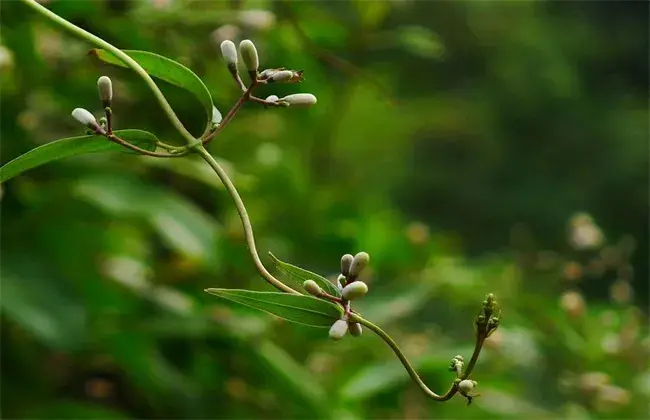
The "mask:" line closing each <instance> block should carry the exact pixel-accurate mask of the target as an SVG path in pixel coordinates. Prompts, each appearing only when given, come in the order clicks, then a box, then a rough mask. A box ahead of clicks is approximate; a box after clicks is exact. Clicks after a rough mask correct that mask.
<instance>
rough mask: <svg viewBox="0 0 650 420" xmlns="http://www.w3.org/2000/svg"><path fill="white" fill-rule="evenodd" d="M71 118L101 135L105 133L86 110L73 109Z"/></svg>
mask: <svg viewBox="0 0 650 420" xmlns="http://www.w3.org/2000/svg"><path fill="white" fill-rule="evenodd" d="M72 117H73V118H74V119H75V120H77V121H79V122H80V123H82V124H83V125H85V126H86V127H88V128H90V129H92V130H93V131H96V132H100V133H102V134H105V133H106V132H105V131H104V129H103V128H102V127H100V125H99V124H98V123H97V120H96V119H95V117H94V116H93V114H91V113H90V111H88V110H87V109H84V108H75V109H74V110H73V111H72Z"/></svg>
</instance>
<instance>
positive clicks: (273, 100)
mask: <svg viewBox="0 0 650 420" xmlns="http://www.w3.org/2000/svg"><path fill="white" fill-rule="evenodd" d="M278 99H279V98H278V97H277V96H276V95H270V96H267V97H266V99H265V101H267V102H277V101H278Z"/></svg>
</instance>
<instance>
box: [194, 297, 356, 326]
mask: <svg viewBox="0 0 650 420" xmlns="http://www.w3.org/2000/svg"><path fill="white" fill-rule="evenodd" d="M206 292H208V293H211V294H213V295H216V296H219V297H220V298H223V299H227V300H230V301H232V302H236V303H239V304H241V305H246V306H250V307H251V308H255V309H259V310H260V311H264V312H268V313H270V314H272V315H275V316H278V317H280V318H283V319H286V320H287V321H291V322H297V323H299V324H304V325H309V326H311V327H323V328H324V327H327V328H329V327H331V326H332V324H333V323H334V321H336V320H337V319H340V318H341V316H343V309H342V308H341V307H339V306H338V305H336V304H334V303H331V302H328V301H326V300H322V299H318V298H315V297H313V296H306V295H292V294H288V293H279V292H256V291H253V290H240V289H206Z"/></svg>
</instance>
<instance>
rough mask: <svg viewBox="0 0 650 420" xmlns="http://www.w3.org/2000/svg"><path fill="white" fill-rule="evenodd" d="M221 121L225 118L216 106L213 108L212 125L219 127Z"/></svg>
mask: <svg viewBox="0 0 650 420" xmlns="http://www.w3.org/2000/svg"><path fill="white" fill-rule="evenodd" d="M221 120H223V116H222V115H221V112H220V111H219V110H218V109H217V107H216V106H214V105H213V106H212V124H213V125H215V126H216V125H218V124H219V123H220V122H221Z"/></svg>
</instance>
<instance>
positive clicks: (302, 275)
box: [269, 252, 341, 296]
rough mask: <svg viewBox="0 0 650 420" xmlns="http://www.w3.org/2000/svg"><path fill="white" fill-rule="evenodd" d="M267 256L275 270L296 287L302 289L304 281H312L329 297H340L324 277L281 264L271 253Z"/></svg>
mask: <svg viewBox="0 0 650 420" xmlns="http://www.w3.org/2000/svg"><path fill="white" fill-rule="evenodd" d="M269 256H270V257H271V260H272V261H273V264H274V265H275V268H277V269H278V271H279V272H281V273H282V274H284V275H286V276H287V278H288V279H289V280H291V281H293V282H294V283H295V284H296V286H298V287H300V288H302V285H303V283H304V282H305V281H306V280H313V281H315V282H316V283H317V284H318V285H319V286H320V287H321V288H322V289H323V290H324V291H325V292H327V293H329V294H330V295H332V296H341V291H340V290H339V289H338V288H337V287H336V286H334V284H332V282H331V281H329V280H327V279H326V278H325V277H323V276H321V275H319V274H316V273H312V272H311V271H308V270H305V269H304V268H300V267H297V266H295V265H292V264H289V263H285V262H282V261H280V260H279V259H278V258H277V257H276V256H275V255H273V254H272V253H271V252H269Z"/></svg>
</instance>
